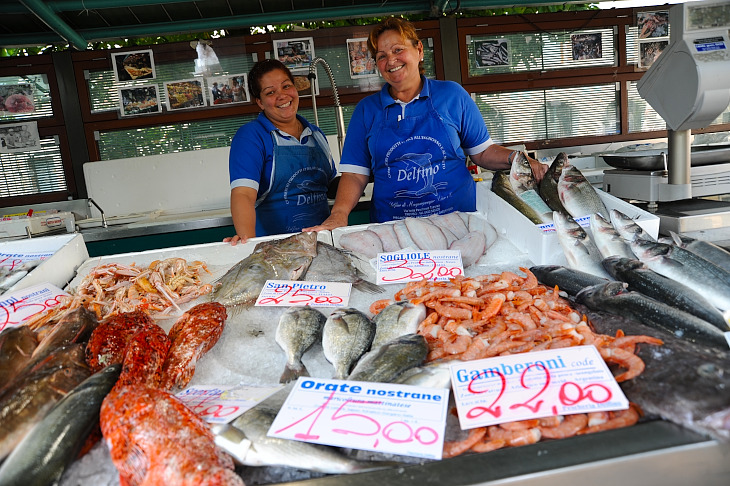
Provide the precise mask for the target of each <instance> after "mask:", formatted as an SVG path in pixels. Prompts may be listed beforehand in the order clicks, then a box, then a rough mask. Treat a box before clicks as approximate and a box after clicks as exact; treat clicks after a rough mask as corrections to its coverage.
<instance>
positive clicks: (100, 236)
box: [80, 214, 233, 242]
mask: <svg viewBox="0 0 730 486" xmlns="http://www.w3.org/2000/svg"><path fill="white" fill-rule="evenodd" d="M231 225H233V218H232V217H231V216H230V214H229V215H227V216H226V215H215V216H209V217H205V216H203V217H196V218H191V219H185V218H182V217H181V218H179V219H169V220H166V221H155V220H152V221H138V222H135V223H129V224H119V225H113V226H109V227H107V228H102V227H94V228H84V229H81V231H80V233H81V234H82V235H83V237H84V241H86V242H92V241H105V240H115V239H119V238H133V237H136V236H147V235H158V234H164V233H174V232H178V231H190V230H200V229H207V228H219V227H222V226H231Z"/></svg>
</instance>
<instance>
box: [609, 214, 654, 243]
mask: <svg viewBox="0 0 730 486" xmlns="http://www.w3.org/2000/svg"><path fill="white" fill-rule="evenodd" d="M610 214H611V223H612V224H613V227H614V228H616V231H618V234H620V235H621V236H622V237H623V238H624V239H625V240H626V241H627V242H631V241H634V240H635V239H637V238H641V239H642V240H647V241H656V238H654V237H653V236H651V235H650V234H649V233H647V232H646V231H644V228H642V227H641V226H639V224H638V223H637V222H636V221H634V220H633V219H631V218H630V217H628V216H627V215H625V214H624V213H622V212H621V211H619V210H618V209H612V210H611V211H610Z"/></svg>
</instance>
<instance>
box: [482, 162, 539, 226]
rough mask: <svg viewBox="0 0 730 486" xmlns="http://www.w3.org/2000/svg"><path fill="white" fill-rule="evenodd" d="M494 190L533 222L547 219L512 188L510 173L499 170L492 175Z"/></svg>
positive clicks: (537, 222) (536, 222)
mask: <svg viewBox="0 0 730 486" xmlns="http://www.w3.org/2000/svg"><path fill="white" fill-rule="evenodd" d="M492 192H493V193H495V194H496V195H497V196H499V197H501V198H502V199H504V200H505V201H507V202H508V203H509V204H510V205H511V206H512V207H514V208H515V209H516V210H517V211H519V212H520V213H522V215H523V216H524V217H526V218H527V219H529V220H530V221H531V222H532V223H533V224H542V223H544V222H545V220H544V219H543V218H542V215H541V214H539V213H538V212H537V211H535V210H534V209H533V208H532V207H531V206H530V205H529V204H527V203H526V202H525V201H524V200H523V199H522V198H521V197H520V196H518V195H517V193H516V192H515V191H514V189H512V185H511V184H510V181H509V175H508V174H506V173H505V172H503V171H501V170H498V171H497V172H495V173H494V175H493V176H492Z"/></svg>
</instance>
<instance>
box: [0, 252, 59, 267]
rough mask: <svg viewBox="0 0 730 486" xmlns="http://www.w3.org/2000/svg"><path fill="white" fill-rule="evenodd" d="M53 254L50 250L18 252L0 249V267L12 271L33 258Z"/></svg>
mask: <svg viewBox="0 0 730 486" xmlns="http://www.w3.org/2000/svg"><path fill="white" fill-rule="evenodd" d="M51 256H53V252H52V251H44V252H30V253H28V252H20V253H8V252H2V251H0V267H2V268H3V269H4V270H7V271H13V270H17V269H19V268H20V266H21V265H23V264H24V263H26V262H31V261H34V260H45V259H46V258H48V257H51Z"/></svg>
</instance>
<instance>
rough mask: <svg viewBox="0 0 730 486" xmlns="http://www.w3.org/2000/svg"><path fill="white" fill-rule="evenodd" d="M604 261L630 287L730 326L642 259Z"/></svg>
mask: <svg viewBox="0 0 730 486" xmlns="http://www.w3.org/2000/svg"><path fill="white" fill-rule="evenodd" d="M602 263H603V267H604V268H605V269H606V271H607V272H608V273H610V274H611V275H612V276H613V277H614V278H615V279H617V280H621V281H623V282H626V283H628V284H629V287H628V288H629V290H634V291H636V292H641V293H642V294H644V295H646V296H648V297H651V298H653V299H656V300H658V301H660V302H664V303H665V304H667V305H671V306H672V307H676V308H677V309H679V310H683V311H685V312H689V313H690V314H692V315H695V316H697V317H699V318H700V319H704V320H705V321H707V322H709V323H710V324H712V325H714V326H716V327H717V328H718V329H720V330H723V331H728V330H730V323H728V320H727V318H726V317H725V316H723V315H722V313H721V312H720V311H718V310H717V309H716V308H715V307H714V306H713V305H712V304H711V303H710V302H709V301H708V300H707V299H705V297H704V296H703V295H702V294H700V293H699V292H695V291H694V290H693V289H692V288H690V287H687V286H686V285H684V284H682V283H680V282H677V281H676V280H672V279H671V278H667V277H665V276H664V275H659V274H658V273H656V272H655V271H654V270H651V269H649V268H648V267H647V266H646V265H645V264H644V263H642V262H640V261H639V260H636V259H629V258H621V257H610V258H606V259H605V260H603V262H602ZM538 278H539V277H538Z"/></svg>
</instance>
